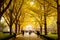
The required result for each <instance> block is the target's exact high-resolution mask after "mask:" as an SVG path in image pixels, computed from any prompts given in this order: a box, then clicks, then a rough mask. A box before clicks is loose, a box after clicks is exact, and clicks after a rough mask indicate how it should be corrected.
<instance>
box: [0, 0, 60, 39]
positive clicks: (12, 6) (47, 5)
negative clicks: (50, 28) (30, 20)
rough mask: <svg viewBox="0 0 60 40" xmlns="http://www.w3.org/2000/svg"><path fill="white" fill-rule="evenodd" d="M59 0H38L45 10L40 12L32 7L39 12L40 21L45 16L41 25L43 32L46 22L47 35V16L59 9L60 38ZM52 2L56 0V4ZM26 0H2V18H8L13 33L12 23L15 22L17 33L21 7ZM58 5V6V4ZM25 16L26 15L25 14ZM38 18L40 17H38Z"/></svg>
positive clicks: (59, 29) (0, 11)
mask: <svg viewBox="0 0 60 40" xmlns="http://www.w3.org/2000/svg"><path fill="white" fill-rule="evenodd" d="M58 1H59V0H51V1H48V0H43V1H41V0H37V2H38V3H39V4H40V6H42V8H43V10H42V11H40V12H39V13H37V12H36V11H35V10H33V9H31V8H30V10H32V11H33V12H35V13H37V14H38V16H39V18H40V21H38V22H41V21H43V20H42V18H43V17H44V23H42V22H41V23H40V27H41V33H42V24H44V29H45V35H47V23H46V17H47V16H50V15H51V13H53V12H55V11H56V10H57V12H58V19H57V21H58V24H57V25H58V26H57V27H58V38H60V27H59V25H60V23H59V22H60V21H59V20H60V18H59V17H60V14H59V13H60V4H59V2H58ZM52 2H54V5H53V4H52ZM23 3H24V0H18V1H17V0H9V1H7V0H2V1H0V18H1V17H2V15H3V17H4V18H5V20H6V23H7V24H8V26H9V27H10V34H12V25H13V24H15V28H16V29H15V33H17V26H18V25H19V29H20V16H21V8H22V6H23ZM55 4H56V5H57V6H56V5H55ZM41 13H43V15H41ZM23 16H24V15H23ZM51 16H55V15H51ZM37 20H38V19H37Z"/></svg>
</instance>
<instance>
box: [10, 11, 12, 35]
mask: <svg viewBox="0 0 60 40" xmlns="http://www.w3.org/2000/svg"><path fill="white" fill-rule="evenodd" d="M10 12H11V13H10V35H12V10H10Z"/></svg>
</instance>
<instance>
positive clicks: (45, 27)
mask: <svg viewBox="0 0 60 40" xmlns="http://www.w3.org/2000/svg"><path fill="white" fill-rule="evenodd" d="M44 30H45V35H47V26H46V15H44Z"/></svg>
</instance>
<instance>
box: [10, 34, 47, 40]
mask: <svg viewBox="0 0 60 40" xmlns="http://www.w3.org/2000/svg"><path fill="white" fill-rule="evenodd" d="M10 40H46V39H44V38H43V39H42V38H40V37H38V36H37V35H36V34H35V33H31V35H29V34H28V33H25V34H24V36H23V35H22V34H20V35H17V36H16V38H12V39H10Z"/></svg>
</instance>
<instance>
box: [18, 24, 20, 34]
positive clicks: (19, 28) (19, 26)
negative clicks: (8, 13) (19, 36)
mask: <svg viewBox="0 0 60 40" xmlns="http://www.w3.org/2000/svg"><path fill="white" fill-rule="evenodd" d="M18 32H19V33H20V25H19V30H18Z"/></svg>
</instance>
